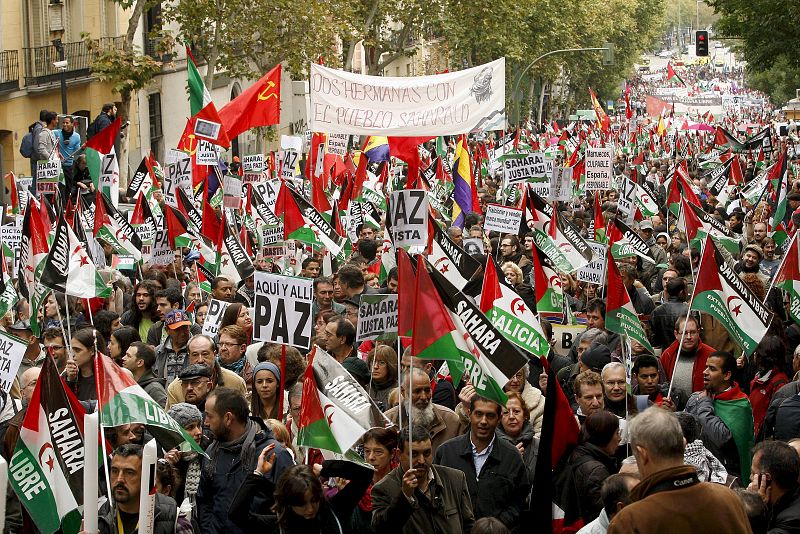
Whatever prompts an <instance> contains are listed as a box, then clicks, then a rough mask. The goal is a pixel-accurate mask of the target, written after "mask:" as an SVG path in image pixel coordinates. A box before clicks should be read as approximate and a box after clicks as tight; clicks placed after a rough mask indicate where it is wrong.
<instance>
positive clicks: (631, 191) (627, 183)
mask: <svg viewBox="0 0 800 534" xmlns="http://www.w3.org/2000/svg"><path fill="white" fill-rule="evenodd" d="M635 202H636V183H635V182H634V181H633V180H631V179H630V178H628V177H625V178H623V180H622V187H620V194H619V199H617V210H619V212H620V213H622V214H623V215H625V216H626V220H630V219H632V217H633V215H634V212H635V210H634V207H633V206H634V203H635Z"/></svg>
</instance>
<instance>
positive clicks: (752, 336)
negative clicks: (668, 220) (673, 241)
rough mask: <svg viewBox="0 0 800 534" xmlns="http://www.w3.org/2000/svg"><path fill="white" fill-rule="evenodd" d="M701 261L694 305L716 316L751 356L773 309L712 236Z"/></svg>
mask: <svg viewBox="0 0 800 534" xmlns="http://www.w3.org/2000/svg"><path fill="white" fill-rule="evenodd" d="M700 261H701V262H700V269H699V272H698V274H697V281H696V282H695V285H694V299H693V300H692V304H691V308H692V309H693V310H700V311H702V312H705V313H708V314H709V315H711V316H712V317H715V318H716V319H717V320H718V321H719V322H720V323H721V324H722V326H724V327H725V329H726V330H727V331H728V333H729V334H730V335H731V338H732V339H733V341H734V342H735V343H736V344H737V345H739V346H740V347H741V348H742V350H743V351H744V353H745V354H746V355H748V356H749V355H750V354H752V353H753V351H754V350H755V349H756V346H757V345H758V344H759V342H760V341H761V338H763V337H764V334H766V333H767V328H768V327H769V324H770V321H771V319H772V312H770V311H769V310H768V309H767V307H766V306H764V303H763V302H761V301H760V300H759V299H758V297H756V296H755V295H754V294H753V293H752V292H751V291H750V289H749V288H748V287H747V286H746V285H745V283H744V282H743V281H742V279H741V278H739V275H737V274H736V273H735V272H734V271H733V269H732V268H731V267H730V265H728V263H727V262H725V261H724V259H723V256H722V254H720V252H719V250H717V246H716V245H715V244H714V241H712V240H711V239H709V238H706V241H705V245H704V249H703V258H702V259H701V260H700Z"/></svg>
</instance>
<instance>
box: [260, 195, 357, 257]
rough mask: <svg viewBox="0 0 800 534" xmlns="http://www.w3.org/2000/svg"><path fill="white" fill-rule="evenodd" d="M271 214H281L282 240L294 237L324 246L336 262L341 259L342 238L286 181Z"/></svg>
mask: <svg viewBox="0 0 800 534" xmlns="http://www.w3.org/2000/svg"><path fill="white" fill-rule="evenodd" d="M275 215H278V216H281V215H283V232H284V236H283V238H284V240H285V241H288V240H290V239H296V240H297V241H302V242H304V243H308V244H310V245H315V246H322V247H325V248H326V249H328V250H329V251H330V253H331V255H332V256H334V257H335V258H336V260H337V261H344V259H345V253H344V244H345V238H344V237H342V236H341V235H339V234H338V233H336V229H335V228H333V226H331V224H330V223H329V222H328V221H326V220H325V218H324V217H323V216H322V214H321V213H320V212H319V211H317V210H316V209H315V208H314V206H313V205H311V203H310V202H308V201H307V200H306V199H305V198H303V197H302V196H301V195H300V194H299V193H297V192H296V191H294V190H293V189H292V188H291V187H289V186H287V185H286V183H283V184H282V185H281V190H280V192H279V193H278V199H277V201H276V202H275Z"/></svg>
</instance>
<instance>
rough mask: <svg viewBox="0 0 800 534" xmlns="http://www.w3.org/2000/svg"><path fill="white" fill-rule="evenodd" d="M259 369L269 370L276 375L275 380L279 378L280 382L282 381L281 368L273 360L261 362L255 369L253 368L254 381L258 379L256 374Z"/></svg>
mask: <svg viewBox="0 0 800 534" xmlns="http://www.w3.org/2000/svg"><path fill="white" fill-rule="evenodd" d="M259 371H269V372H270V373H272V374H273V375H275V380H277V382H278V384H280V383H281V370H280V369H278V366H277V365H275V364H274V363H272V362H260V363H259V364H258V365H256V367H255V369H253V383H255V381H256V374H258V372H259Z"/></svg>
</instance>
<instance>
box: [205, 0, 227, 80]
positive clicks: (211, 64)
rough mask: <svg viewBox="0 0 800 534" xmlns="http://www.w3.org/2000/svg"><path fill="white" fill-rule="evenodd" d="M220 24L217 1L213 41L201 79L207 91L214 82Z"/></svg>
mask: <svg viewBox="0 0 800 534" xmlns="http://www.w3.org/2000/svg"><path fill="white" fill-rule="evenodd" d="M221 25H222V21H220V20H219V2H217V20H216V22H215V24H214V40H213V41H212V43H214V44H213V45H212V46H211V52H210V54H209V55H208V56H207V57H206V60H207V61H208V65H207V66H206V77H205V80H204V81H203V82H204V83H205V84H206V87H207V88H208V90H209V91H211V85H212V84H213V83H214V73H215V72H216V66H217V58H219V45H218V43H219V38H220V37H219V27H220V26H221Z"/></svg>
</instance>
